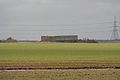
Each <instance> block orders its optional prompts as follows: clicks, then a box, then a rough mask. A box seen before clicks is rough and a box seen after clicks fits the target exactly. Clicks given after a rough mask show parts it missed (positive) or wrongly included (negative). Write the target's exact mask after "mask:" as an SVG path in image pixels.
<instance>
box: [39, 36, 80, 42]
mask: <svg viewBox="0 0 120 80" xmlns="http://www.w3.org/2000/svg"><path fill="white" fill-rule="evenodd" d="M41 41H42V42H77V41H78V36H77V35H64V36H41Z"/></svg>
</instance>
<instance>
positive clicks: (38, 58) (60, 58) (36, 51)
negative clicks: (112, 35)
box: [0, 43, 120, 68]
mask: <svg viewBox="0 0 120 80" xmlns="http://www.w3.org/2000/svg"><path fill="white" fill-rule="evenodd" d="M119 62H120V43H91V44H88V43H87V44H85V43H0V65H1V66H0V67H2V68H4V67H6V68H8V67H22V68H25V67H27V68H28V67H30V66H31V67H32V68H44V67H46V68H54V67H55V68H63V67H65V68H68V67H69V68H72V67H75V68H78V67H80V66H84V67H85V66H91V65H92V66H111V67H113V66H115V65H116V66H117V67H119V66H120V64H119ZM90 63H91V64H90ZM98 63H100V64H98ZM111 63H112V64H111ZM115 63H117V64H115Z"/></svg>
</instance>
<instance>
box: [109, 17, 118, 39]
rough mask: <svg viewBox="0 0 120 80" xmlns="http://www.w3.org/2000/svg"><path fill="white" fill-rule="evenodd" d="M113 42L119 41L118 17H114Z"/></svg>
mask: <svg viewBox="0 0 120 80" xmlns="http://www.w3.org/2000/svg"><path fill="white" fill-rule="evenodd" d="M111 40H119V32H118V26H117V21H116V16H114V25H113V31H112V35H111Z"/></svg>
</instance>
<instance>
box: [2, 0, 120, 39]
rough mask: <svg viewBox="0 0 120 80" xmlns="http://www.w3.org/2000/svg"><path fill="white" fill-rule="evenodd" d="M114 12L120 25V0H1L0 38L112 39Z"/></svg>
mask: <svg viewBox="0 0 120 80" xmlns="http://www.w3.org/2000/svg"><path fill="white" fill-rule="evenodd" d="M114 16H116V18H117V21H118V23H117V25H118V26H119V25H120V0H0V39H6V38H8V37H13V38H15V39H17V40H40V37H41V36H42V35H44V36H45V35H78V36H79V38H80V39H83V38H90V39H110V36H111V34H112V26H113V21H114ZM118 30H119V27H118ZM119 31H120V30H119Z"/></svg>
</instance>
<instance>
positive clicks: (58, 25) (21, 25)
mask: <svg viewBox="0 0 120 80" xmlns="http://www.w3.org/2000/svg"><path fill="white" fill-rule="evenodd" d="M109 23H112V22H103V23H89V24H41V25H40V24H0V25H3V26H79V25H97V24H98V25H99V24H109Z"/></svg>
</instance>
